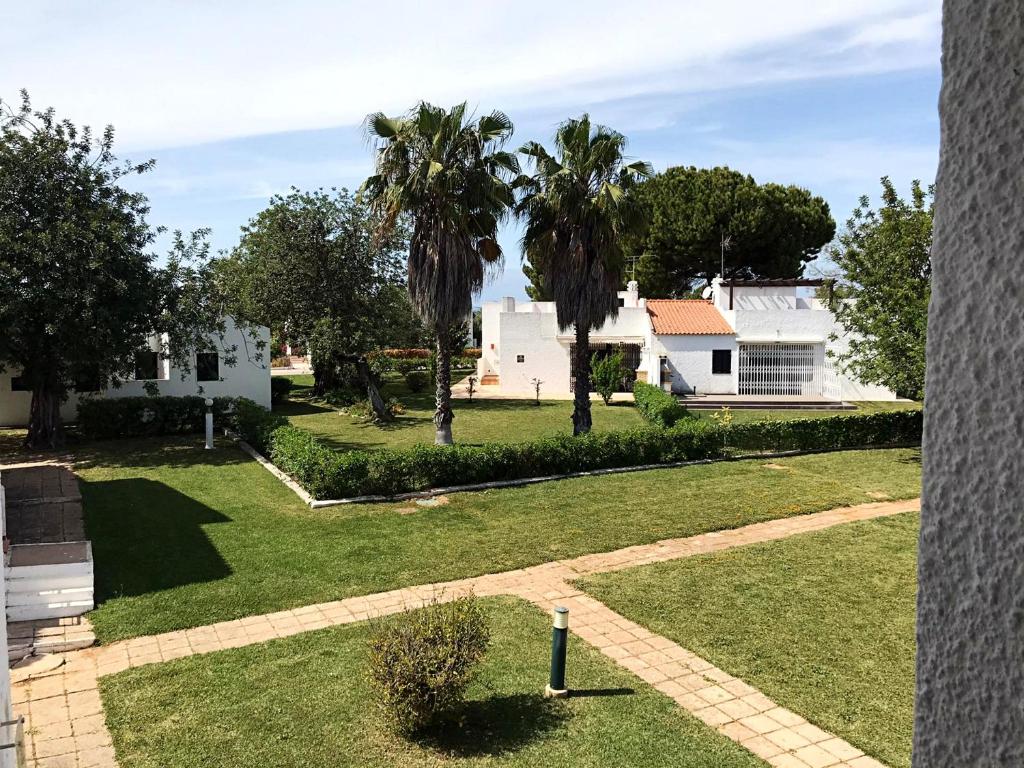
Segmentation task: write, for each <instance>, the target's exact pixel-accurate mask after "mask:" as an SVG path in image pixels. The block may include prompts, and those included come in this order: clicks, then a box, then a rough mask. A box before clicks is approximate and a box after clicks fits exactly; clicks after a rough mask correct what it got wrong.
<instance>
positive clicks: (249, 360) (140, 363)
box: [0, 319, 270, 427]
mask: <svg viewBox="0 0 1024 768" xmlns="http://www.w3.org/2000/svg"><path fill="white" fill-rule="evenodd" d="M257 333H258V336H259V339H260V340H262V342H263V352H262V359H258V357H259V356H258V355H257V350H256V348H255V347H256V340H255V339H254V338H252V336H251V335H250V333H249V332H248V331H242V330H239V329H238V328H236V327H235V325H234V323H233V322H231V321H230V319H229V320H228V323H227V329H226V333H225V335H224V339H223V341H222V340H221V339H220V338H219V337H218V336H217V335H216V334H213V335H211V336H210V340H211V342H212V344H213V346H214V348H215V349H216V350H217V351H215V352H200V353H198V354H196V353H193V355H192V360H191V370H190V371H189V372H187V373H185V372H183V371H182V370H181V369H179V368H177V367H175V366H173V365H171V363H170V360H168V359H167V358H166V357H164V356H163V355H161V354H160V349H161V346H162V345H161V343H160V340H159V339H157V338H153V339H152V340H151V343H150V352H149V353H143V354H142V355H140V356H139V359H138V360H137V361H136V371H135V378H134V379H132V380H131V381H125V382H122V384H121V386H119V387H106V388H104V389H101V390H96V391H89V389H88V386H83V387H82V391H75V392H72V393H71V394H70V396H69V397H68V399H67V401H66V402H65V403H64V404H63V405H62V406H61V416H62V417H63V419H64V420H65V421H74V419H75V417H76V414H77V409H78V402H79V400H80V399H82V398H83V397H139V396H143V395H146V394H147V391H146V389H147V385H148V384H155V385H156V387H157V389H158V391H159V394H161V395H172V396H175V397H183V396H185V395H200V396H202V397H245V398H248V399H249V400H252V401H253V402H255V403H258V404H259V405H262V406H263V407H264V408H270V330H269V329H268V328H265V327H260V328H258V329H257ZM233 348H234V351H233V352H231V354H232V355H233V356H234V357H235V358H236V362H235V364H234V365H230V366H229V365H227V364H226V363H225V362H224V357H225V350H232V349H233ZM18 373H19V371H17V370H11V369H8V370H6V371H4V372H2V373H0V426H2V427H18V426H25V425H26V424H28V418H29V408H30V406H31V403H32V393H31V392H30V391H28V390H27V388H25V387H24V386H23V385H22V383H21V381H20V378H19V376H18Z"/></svg>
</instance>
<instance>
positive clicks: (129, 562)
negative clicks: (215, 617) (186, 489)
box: [80, 478, 232, 603]
mask: <svg viewBox="0 0 1024 768" xmlns="http://www.w3.org/2000/svg"><path fill="white" fill-rule="evenodd" d="M80 487H81V489H82V502H83V508H84V512H85V526H86V535H87V536H88V537H89V538H90V539H91V540H92V548H93V557H94V559H95V568H96V576H95V578H96V602H97V603H101V602H103V601H104V600H108V599H110V598H113V597H123V596H134V595H143V594H147V593H150V592H159V591H161V590H165V589H171V588H173V587H180V586H183V585H185V584H195V583H201V582H209V581H217V580H219V579H223V578H226V577H227V576H230V575H231V573H232V571H231V568H230V566H229V565H228V564H227V562H225V560H224V558H223V557H221V555H220V552H218V551H217V548H216V547H215V546H214V545H213V544H212V543H211V541H210V539H209V538H208V537H207V535H206V532H205V531H204V530H203V527H202V526H204V525H210V524H213V523H228V522H231V519H230V518H228V517H227V516H225V515H223V514H221V513H220V512H218V511H216V510H214V509H211V508H210V507H207V506H206V505H205V504H201V503H200V502H198V501H196V500H195V499H192V498H190V497H188V496H185V495H184V494H182V493H180V492H179V491H177V490H175V489H174V488H171V487H169V486H167V485H164V484H163V483H160V482H156V481H155V480H146V479H143V478H133V479H127V480H107V481H100V482H96V481H92V482H85V481H83V482H81V484H80Z"/></svg>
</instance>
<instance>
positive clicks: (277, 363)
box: [270, 355, 292, 368]
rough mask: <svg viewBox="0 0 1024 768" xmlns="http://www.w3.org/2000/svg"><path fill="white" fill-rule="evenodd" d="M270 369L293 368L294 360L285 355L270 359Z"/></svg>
mask: <svg viewBox="0 0 1024 768" xmlns="http://www.w3.org/2000/svg"><path fill="white" fill-rule="evenodd" d="M270 367H271V368H291V367H292V359H291V358H290V357H286V356H284V355H279V356H275V357H272V358H270Z"/></svg>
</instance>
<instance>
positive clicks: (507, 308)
mask: <svg viewBox="0 0 1024 768" xmlns="http://www.w3.org/2000/svg"><path fill="white" fill-rule="evenodd" d="M501 311H502V312H515V311H516V300H515V297H513V296H505V297H503V298H502V300H501Z"/></svg>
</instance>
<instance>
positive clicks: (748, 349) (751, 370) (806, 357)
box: [738, 344, 821, 397]
mask: <svg viewBox="0 0 1024 768" xmlns="http://www.w3.org/2000/svg"><path fill="white" fill-rule="evenodd" d="M816 346H817V345H815V344H740V361H739V371H738V372H739V394H741V395H788V396H790V397H793V396H801V397H803V396H816V397H820V396H821V377H820V376H819V375H816V374H817V373H818V372H817V371H816V370H815V368H816V366H815V364H814V358H815V347H816Z"/></svg>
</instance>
